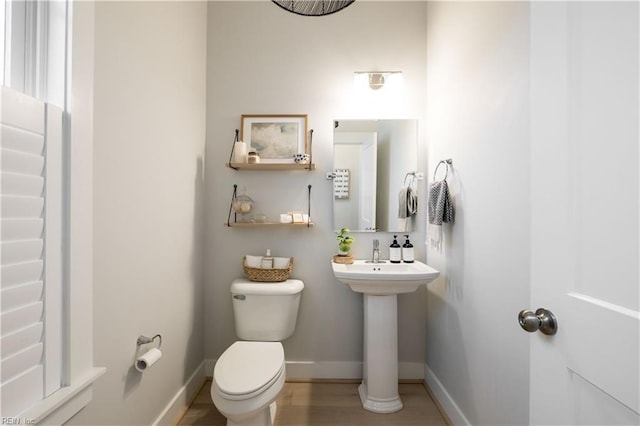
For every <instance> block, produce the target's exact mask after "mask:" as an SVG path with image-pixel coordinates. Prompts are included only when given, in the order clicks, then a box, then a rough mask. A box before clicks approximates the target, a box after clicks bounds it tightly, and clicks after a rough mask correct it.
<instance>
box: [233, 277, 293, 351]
mask: <svg viewBox="0 0 640 426" xmlns="http://www.w3.org/2000/svg"><path fill="white" fill-rule="evenodd" d="M303 288H304V284H303V283H302V281H300V280H286V281H283V282H277V283H271V282H269V283H262V282H254V281H249V280H247V279H236V280H234V281H233V282H232V283H231V297H232V299H231V300H232V301H233V317H234V319H235V324H236V335H237V336H238V338H240V339H242V340H255V341H263V342H279V341H282V340H284V339H286V338H288V337H289V336H291V335H292V334H293V331H294V330H295V328H296V321H297V319H298V307H299V306H300V294H301V293H302V289H303Z"/></svg>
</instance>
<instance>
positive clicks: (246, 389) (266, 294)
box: [211, 279, 304, 426]
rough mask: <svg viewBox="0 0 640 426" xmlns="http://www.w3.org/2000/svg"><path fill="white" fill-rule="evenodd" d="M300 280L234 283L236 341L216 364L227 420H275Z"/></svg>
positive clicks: (215, 392)
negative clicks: (285, 352)
mask: <svg viewBox="0 0 640 426" xmlns="http://www.w3.org/2000/svg"><path fill="white" fill-rule="evenodd" d="M303 288H304V284H303V283H302V281H300V280H287V281H283V282H279V283H260V282H253V281H249V280H246V279H236V280H234V281H233V282H232V283H231V297H232V301H233V316H234V319H235V324H236V335H237V336H238V338H240V339H242V340H244V341H237V342H235V343H233V344H232V345H231V346H229V347H228V348H227V350H226V351H224V353H223V354H222V355H221V356H220V358H219V359H218V362H216V366H215V368H214V370H213V382H212V383H211V399H212V400H213V403H214V404H215V406H216V407H217V408H218V411H220V413H222V415H223V416H225V417H226V418H227V425H228V426H236V425H238V426H239V425H252V426H258V425H259V426H263V425H265V426H271V425H272V424H273V419H274V418H275V415H276V402H275V401H276V398H277V397H278V394H279V393H280V391H281V390H282V386H283V385H284V380H285V363H284V349H283V348H282V344H281V343H280V341H282V340H284V339H286V338H288V337H289V336H291V335H292V334H293V331H294V330H295V328H296V320H297V318H298V307H299V305H300V293H301V292H302V289H303Z"/></svg>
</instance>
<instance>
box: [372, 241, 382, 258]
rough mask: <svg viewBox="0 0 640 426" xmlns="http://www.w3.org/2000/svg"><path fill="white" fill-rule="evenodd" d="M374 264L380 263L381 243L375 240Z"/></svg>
mask: <svg viewBox="0 0 640 426" xmlns="http://www.w3.org/2000/svg"><path fill="white" fill-rule="evenodd" d="M371 262H372V263H380V241H379V240H377V239H376V240H373V254H372V255H371Z"/></svg>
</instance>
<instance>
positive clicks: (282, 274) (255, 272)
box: [242, 256, 293, 282]
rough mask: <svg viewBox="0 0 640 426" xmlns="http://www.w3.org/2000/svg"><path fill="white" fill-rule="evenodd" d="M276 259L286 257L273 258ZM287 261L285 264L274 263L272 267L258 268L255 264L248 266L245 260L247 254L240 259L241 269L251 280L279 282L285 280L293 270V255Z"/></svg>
mask: <svg viewBox="0 0 640 426" xmlns="http://www.w3.org/2000/svg"><path fill="white" fill-rule="evenodd" d="M276 259H278V260H280V259H286V258H274V259H273V260H274V261H275V260H276ZM288 259H289V262H288V264H286V265H282V264H278V265H276V264H274V266H273V267H272V268H258V267H255V266H249V264H248V262H247V256H245V257H244V258H243V259H242V269H244V273H245V275H246V276H247V278H249V280H251V281H259V282H281V281H286V280H288V279H289V277H290V276H291V271H293V257H290V258H288Z"/></svg>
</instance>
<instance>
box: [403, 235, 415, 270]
mask: <svg viewBox="0 0 640 426" xmlns="http://www.w3.org/2000/svg"><path fill="white" fill-rule="evenodd" d="M405 237H406V238H407V241H405V243H404V244H403V245H402V261H403V262H405V263H413V244H411V241H409V236H408V235H405Z"/></svg>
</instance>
